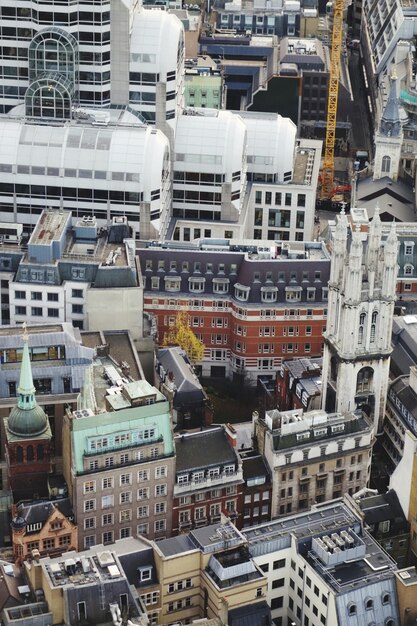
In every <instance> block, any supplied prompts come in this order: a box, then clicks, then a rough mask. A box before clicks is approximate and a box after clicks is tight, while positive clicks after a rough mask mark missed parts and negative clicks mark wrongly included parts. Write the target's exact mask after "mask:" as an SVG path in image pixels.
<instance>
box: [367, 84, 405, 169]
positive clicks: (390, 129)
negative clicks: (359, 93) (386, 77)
mask: <svg viewBox="0 0 417 626" xmlns="http://www.w3.org/2000/svg"><path fill="white" fill-rule="evenodd" d="M402 142H403V130H402V120H401V112H400V107H399V105H398V96H397V77H396V76H395V74H394V75H393V76H391V88H390V93H389V96H388V100H387V103H386V105H385V108H384V110H383V112H382V116H381V119H380V122H379V128H378V130H377V132H376V133H375V160H374V168H373V178H374V180H375V179H378V178H381V177H384V176H388V177H389V178H390V179H391V180H397V178H398V173H399V170H400V164H401V146H402Z"/></svg>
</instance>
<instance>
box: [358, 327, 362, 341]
mask: <svg viewBox="0 0 417 626" xmlns="http://www.w3.org/2000/svg"><path fill="white" fill-rule="evenodd" d="M358 343H359V344H361V343H363V326H359V333H358Z"/></svg>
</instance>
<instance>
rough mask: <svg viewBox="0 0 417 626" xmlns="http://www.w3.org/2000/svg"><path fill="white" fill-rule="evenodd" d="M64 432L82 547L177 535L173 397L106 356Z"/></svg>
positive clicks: (93, 371)
mask: <svg viewBox="0 0 417 626" xmlns="http://www.w3.org/2000/svg"><path fill="white" fill-rule="evenodd" d="M62 437H63V473H64V477H65V480H66V482H67V485H68V493H69V497H70V499H71V501H72V504H73V507H74V513H75V519H76V522H77V524H78V542H79V545H80V546H85V547H86V548H87V547H89V546H92V545H96V544H97V543H104V544H110V543H113V542H114V541H115V539H118V538H123V537H133V536H135V535H136V534H143V535H147V536H149V537H151V538H153V537H156V538H160V537H166V536H169V535H170V533H171V516H172V509H171V508H170V507H169V506H168V503H169V502H170V501H171V500H172V493H173V483H174V476H175V469H174V468H175V459H174V445H173V435H172V430H171V416H170V413H169V403H168V401H167V400H166V399H165V397H164V396H163V395H162V394H161V393H160V392H159V391H158V390H157V389H156V388H155V387H152V385H150V384H149V383H147V382H146V381H145V380H137V379H136V380H135V379H133V378H132V376H129V374H128V372H127V371H126V369H124V371H122V369H121V368H119V367H118V366H117V364H116V363H115V362H114V361H113V360H112V359H111V358H109V357H106V355H105V354H101V355H100V356H99V357H98V358H97V359H95V361H94V363H93V365H92V367H91V370H90V372H89V373H88V376H86V380H85V383H84V387H83V390H82V394H81V398H80V402H79V404H78V409H77V410H76V411H72V412H68V414H67V415H66V417H65V420H64V426H63V435H62Z"/></svg>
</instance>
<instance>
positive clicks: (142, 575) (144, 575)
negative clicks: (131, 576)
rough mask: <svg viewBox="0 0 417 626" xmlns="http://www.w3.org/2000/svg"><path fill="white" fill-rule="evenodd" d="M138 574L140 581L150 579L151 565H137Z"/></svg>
mask: <svg viewBox="0 0 417 626" xmlns="http://www.w3.org/2000/svg"><path fill="white" fill-rule="evenodd" d="M138 576H139V581H140V582H141V583H143V582H146V581H147V580H151V578H152V567H138Z"/></svg>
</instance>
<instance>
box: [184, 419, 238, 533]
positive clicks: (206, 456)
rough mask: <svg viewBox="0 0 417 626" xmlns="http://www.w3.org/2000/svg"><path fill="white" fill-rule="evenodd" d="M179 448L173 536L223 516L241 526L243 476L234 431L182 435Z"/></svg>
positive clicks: (225, 429)
mask: <svg viewBox="0 0 417 626" xmlns="http://www.w3.org/2000/svg"><path fill="white" fill-rule="evenodd" d="M175 444H176V445H175V450H176V476H175V485H174V501H173V510H172V532H173V534H177V533H179V532H184V531H185V530H189V529H191V528H198V527H201V526H207V525H208V524H213V523H216V522H219V521H220V519H221V515H222V513H225V514H226V515H227V516H229V517H230V518H231V519H234V520H236V521H237V524H238V525H240V524H239V518H241V513H242V502H243V497H242V485H243V474H242V462H241V460H240V458H239V456H238V454H237V452H236V450H235V446H236V436H235V434H234V432H233V430H232V427H230V426H225V427H220V428H213V429H210V430H205V431H200V432H196V433H190V434H187V435H181V436H179V437H176V438H175Z"/></svg>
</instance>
